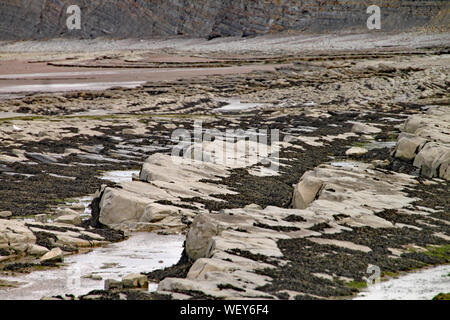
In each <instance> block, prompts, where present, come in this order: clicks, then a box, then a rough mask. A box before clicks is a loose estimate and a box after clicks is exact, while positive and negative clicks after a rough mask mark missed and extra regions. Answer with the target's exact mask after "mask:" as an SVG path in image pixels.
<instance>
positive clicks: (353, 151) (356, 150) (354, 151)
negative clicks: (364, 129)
mask: <svg viewBox="0 0 450 320" xmlns="http://www.w3.org/2000/svg"><path fill="white" fill-rule="evenodd" d="M367 152H369V150H367V149H365V148H360V147H353V148H350V149H348V150H347V151H346V152H345V155H347V156H349V157H358V156H362V155H365V154H366V153H367Z"/></svg>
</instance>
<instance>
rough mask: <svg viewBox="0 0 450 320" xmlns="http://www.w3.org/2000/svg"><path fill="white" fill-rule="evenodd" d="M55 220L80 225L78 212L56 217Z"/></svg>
mask: <svg viewBox="0 0 450 320" xmlns="http://www.w3.org/2000/svg"><path fill="white" fill-rule="evenodd" d="M55 222H58V223H64V224H71V225H75V226H79V225H81V223H82V220H81V217H80V215H79V214H70V215H64V216H60V217H58V218H56V219H55Z"/></svg>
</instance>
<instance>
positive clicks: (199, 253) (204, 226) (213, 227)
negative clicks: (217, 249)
mask: <svg viewBox="0 0 450 320" xmlns="http://www.w3.org/2000/svg"><path fill="white" fill-rule="evenodd" d="M220 231H221V228H220V226H219V225H218V224H217V222H214V221H213V220H212V219H211V218H210V217H208V216H206V215H199V216H197V217H196V218H195V219H194V221H193V222H192V225H191V228H190V229H189V232H188V234H187V237H186V254H187V255H188V257H189V258H190V259H192V260H197V259H200V258H208V257H207V253H208V251H209V250H208V249H209V247H210V242H211V239H212V237H214V236H216V235H218V234H219V233H220Z"/></svg>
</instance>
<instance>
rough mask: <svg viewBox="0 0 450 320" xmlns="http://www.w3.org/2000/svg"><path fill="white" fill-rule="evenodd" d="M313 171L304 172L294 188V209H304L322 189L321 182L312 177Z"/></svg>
mask: <svg viewBox="0 0 450 320" xmlns="http://www.w3.org/2000/svg"><path fill="white" fill-rule="evenodd" d="M314 173H315V172H314V171H308V172H306V173H305V174H304V175H303V177H302V178H301V179H300V182H299V183H298V184H297V185H296V186H295V188H294V198H293V206H294V209H306V208H307V207H308V206H309V205H310V204H311V203H312V202H313V201H314V199H315V198H316V196H317V194H318V193H319V191H320V190H321V188H322V187H323V181H322V180H321V179H319V178H317V177H315V176H314Z"/></svg>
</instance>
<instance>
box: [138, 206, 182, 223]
mask: <svg viewBox="0 0 450 320" xmlns="http://www.w3.org/2000/svg"><path fill="white" fill-rule="evenodd" d="M180 211H181V210H180V208H177V207H172V206H166V205H162V204H158V203H151V204H149V205H147V206H146V207H145V210H144V214H143V215H142V217H141V218H140V222H152V223H154V222H159V221H161V220H164V219H165V218H167V217H168V216H175V215H180Z"/></svg>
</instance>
